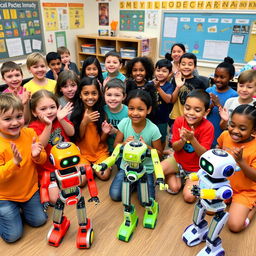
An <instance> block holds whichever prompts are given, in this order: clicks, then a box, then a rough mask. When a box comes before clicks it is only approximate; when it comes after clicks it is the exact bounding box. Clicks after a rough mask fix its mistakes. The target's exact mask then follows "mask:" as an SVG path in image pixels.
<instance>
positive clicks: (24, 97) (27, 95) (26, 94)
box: [19, 89, 31, 105]
mask: <svg viewBox="0 0 256 256" xmlns="http://www.w3.org/2000/svg"><path fill="white" fill-rule="evenodd" d="M19 97H20V99H21V102H22V104H23V105H25V104H27V103H28V102H29V100H30V98H31V92H28V91H27V90H26V89H24V91H23V93H22V94H20V96H19Z"/></svg>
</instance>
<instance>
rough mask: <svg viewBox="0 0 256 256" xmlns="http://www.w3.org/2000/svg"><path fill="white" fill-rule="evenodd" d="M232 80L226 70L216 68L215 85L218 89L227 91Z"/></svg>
mask: <svg viewBox="0 0 256 256" xmlns="http://www.w3.org/2000/svg"><path fill="white" fill-rule="evenodd" d="M230 78H231V77H230V74H229V72H228V70H227V69H226V68H216V70H215V73H214V83H215V85H216V87H217V89H219V90H225V89H227V87H228V85H229V80H230Z"/></svg>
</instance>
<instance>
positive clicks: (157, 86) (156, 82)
mask: <svg viewBox="0 0 256 256" xmlns="http://www.w3.org/2000/svg"><path fill="white" fill-rule="evenodd" d="M152 82H153V83H154V86H155V87H156V89H157V88H159V87H160V82H159V81H158V80H157V78H154V79H153V80H152Z"/></svg>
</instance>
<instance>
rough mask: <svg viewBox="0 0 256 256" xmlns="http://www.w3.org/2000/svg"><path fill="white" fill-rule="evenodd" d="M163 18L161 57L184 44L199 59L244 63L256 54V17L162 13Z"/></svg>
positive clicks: (246, 14)
mask: <svg viewBox="0 0 256 256" xmlns="http://www.w3.org/2000/svg"><path fill="white" fill-rule="evenodd" d="M162 19H163V20H162V29H161V41H160V56H162V57H163V56H164V55H165V54H166V53H167V52H170V49H171V46H172V45H173V44H174V43H183V44H184V45H185V46H186V48H187V51H189V52H192V53H194V54H195V55H196V56H197V58H198V59H199V60H206V61H213V62H214V61H221V60H223V59H224V57H226V56H230V57H232V58H233V59H234V61H235V63H245V62H247V61H249V60H251V59H253V56H254V54H255V53H256V48H255V45H254V46H253V44H249V43H250V40H251V41H252V40H254V38H255V36H256V14H253V13H189V12H182V13H181V12H172V13H170V12H163V15H162ZM247 45H251V46H250V47H254V49H253V50H252V49H248V47H247Z"/></svg>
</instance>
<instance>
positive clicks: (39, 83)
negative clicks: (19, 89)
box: [24, 52, 56, 94]
mask: <svg viewBox="0 0 256 256" xmlns="http://www.w3.org/2000/svg"><path fill="white" fill-rule="evenodd" d="M27 68H28V71H29V72H31V73H32V75H33V78H32V79H31V80H30V81H29V82H27V83H26V84H24V88H26V90H27V91H29V92H30V93H31V94H33V93H35V92H37V91H39V90H42V89H45V90H48V91H50V92H54V91H55V86H56V81H54V80H52V79H48V78H46V77H45V73H46V60H45V58H44V56H43V55H42V54H41V53H39V52H34V53H31V54H30V55H29V56H28V58H27Z"/></svg>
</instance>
